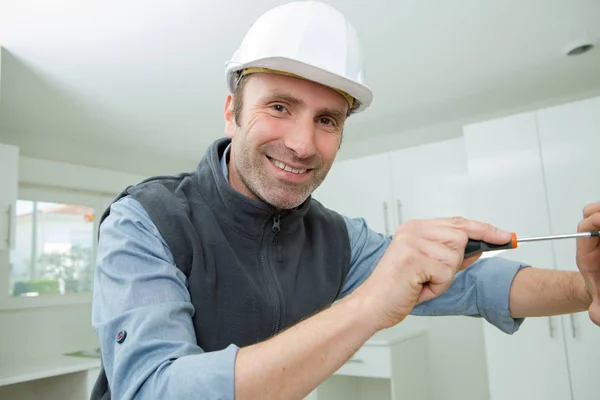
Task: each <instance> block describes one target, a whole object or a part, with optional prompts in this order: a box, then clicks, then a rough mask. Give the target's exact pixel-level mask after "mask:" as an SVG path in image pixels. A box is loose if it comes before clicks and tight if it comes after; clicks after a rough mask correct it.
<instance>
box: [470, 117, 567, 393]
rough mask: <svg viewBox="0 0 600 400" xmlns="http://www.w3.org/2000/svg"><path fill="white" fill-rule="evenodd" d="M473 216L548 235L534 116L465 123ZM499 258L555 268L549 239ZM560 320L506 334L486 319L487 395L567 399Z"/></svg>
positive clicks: (534, 321)
mask: <svg viewBox="0 0 600 400" xmlns="http://www.w3.org/2000/svg"><path fill="white" fill-rule="evenodd" d="M464 137H465V144H466V151H467V158H468V168H469V176H470V180H471V207H472V215H473V218H476V219H478V220H482V221H485V222H489V223H491V224H494V225H496V226H499V227H500V228H503V229H505V230H509V231H512V232H516V233H517V235H518V236H530V235H545V234H548V233H549V232H550V225H549V221H548V219H549V217H548V215H549V214H548V207H547V203H546V194H545V187H544V179H543V173H542V163H541V159H540V150H539V145H538V137H537V131H536V121H535V114H533V113H528V114H520V115H516V116H512V117H508V118H504V119H498V120H493V121H488V122H485V123H480V124H474V125H470V126H467V127H465V129H464ZM500 256H502V257H505V258H508V259H513V260H517V261H522V262H525V263H528V264H530V265H533V266H535V267H540V268H554V259H553V256H552V248H551V244H550V243H549V242H536V243H531V244H528V245H521V246H519V248H518V249H514V250H510V251H506V252H504V253H502V254H501V255H500ZM560 326H561V325H560V320H559V319H558V318H529V319H527V320H526V321H525V322H524V323H523V325H521V328H520V330H519V331H518V332H516V333H515V334H514V335H507V334H504V333H503V332H501V331H499V330H498V329H496V328H495V327H493V326H491V325H489V324H484V339H485V348H486V358H487V369H488V378H489V386H490V398H491V400H505V399H528V400H551V399H556V400H564V399H570V398H571V394H570V390H569V379H568V370H567V360H566V357H565V352H564V346H563V333H562V330H561V328H560Z"/></svg>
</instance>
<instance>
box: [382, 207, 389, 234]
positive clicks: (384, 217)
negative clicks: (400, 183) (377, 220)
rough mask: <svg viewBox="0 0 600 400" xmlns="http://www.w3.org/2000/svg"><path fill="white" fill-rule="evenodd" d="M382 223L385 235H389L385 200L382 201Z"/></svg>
mask: <svg viewBox="0 0 600 400" xmlns="http://www.w3.org/2000/svg"><path fill="white" fill-rule="evenodd" d="M383 223H384V224H385V236H389V235H390V227H389V222H388V205H387V202H386V201H384V202H383Z"/></svg>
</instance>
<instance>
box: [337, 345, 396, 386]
mask: <svg viewBox="0 0 600 400" xmlns="http://www.w3.org/2000/svg"><path fill="white" fill-rule="evenodd" d="M334 375H350V376H364V377H371V378H390V377H391V356H390V348H389V347H388V346H369V345H365V346H363V347H361V348H360V349H359V350H358V351H357V352H356V353H355V354H354V356H352V358H351V359H349V360H348V361H347V362H346V363H345V364H344V365H342V366H341V367H340V369H338V370H337V371H336V372H335V374H334Z"/></svg>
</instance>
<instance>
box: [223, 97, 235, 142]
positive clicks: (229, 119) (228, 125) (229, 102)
mask: <svg viewBox="0 0 600 400" xmlns="http://www.w3.org/2000/svg"><path fill="white" fill-rule="evenodd" d="M224 114H225V136H227V137H229V138H233V136H234V134H235V117H234V115H233V95H232V94H229V95H227V99H226V100H225V110H224Z"/></svg>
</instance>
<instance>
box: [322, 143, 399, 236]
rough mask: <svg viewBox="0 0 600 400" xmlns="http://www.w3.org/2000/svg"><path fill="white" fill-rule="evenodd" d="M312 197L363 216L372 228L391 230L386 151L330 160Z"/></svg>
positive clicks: (387, 231)
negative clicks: (329, 164)
mask: <svg viewBox="0 0 600 400" xmlns="http://www.w3.org/2000/svg"><path fill="white" fill-rule="evenodd" d="M313 196H314V198H315V199H316V200H318V201H320V202H321V203H323V205H325V206H326V207H328V208H331V209H333V210H335V211H337V212H339V213H341V214H343V215H346V216H347V217H350V218H355V217H360V218H364V219H365V221H366V222H367V224H368V226H369V227H370V228H371V229H373V230H374V231H376V232H380V233H383V234H390V235H391V234H393V233H394V231H395V226H394V225H393V220H394V215H393V212H394V210H393V205H392V203H393V200H392V186H391V168H390V159H389V154H387V153H384V154H378V155H374V156H367V157H362V158H356V159H351V160H343V161H336V162H334V163H333V166H332V167H331V170H330V172H329V174H328V175H327V178H325V180H324V181H323V183H322V184H321V186H320V187H319V188H318V189H317V190H316V191H315V193H314V194H313Z"/></svg>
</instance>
